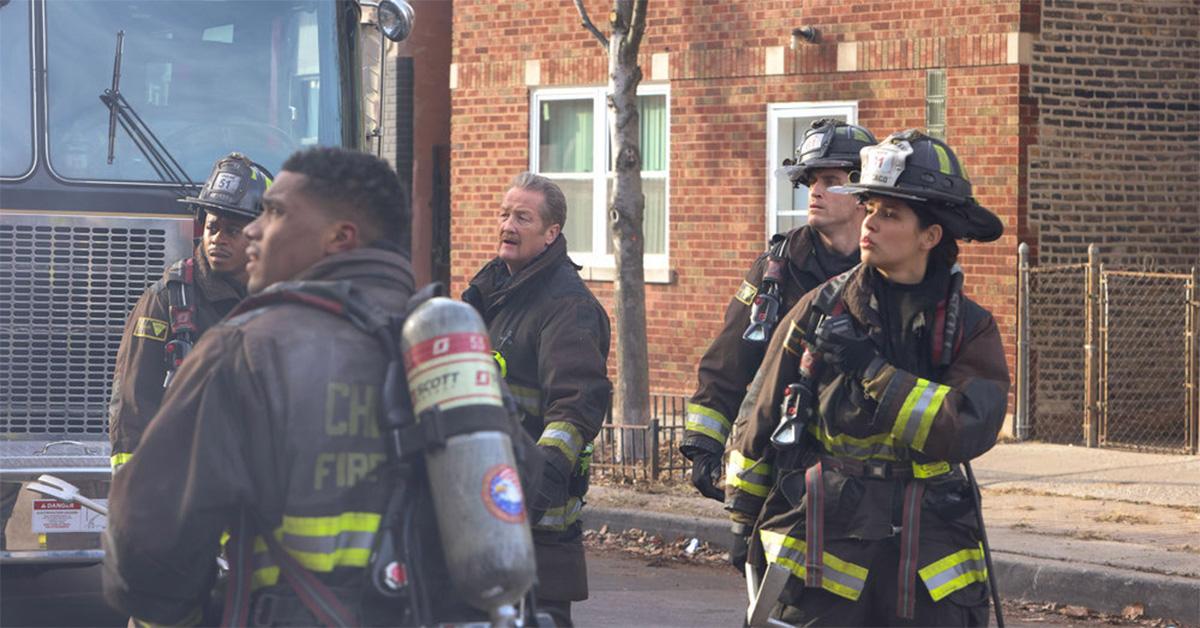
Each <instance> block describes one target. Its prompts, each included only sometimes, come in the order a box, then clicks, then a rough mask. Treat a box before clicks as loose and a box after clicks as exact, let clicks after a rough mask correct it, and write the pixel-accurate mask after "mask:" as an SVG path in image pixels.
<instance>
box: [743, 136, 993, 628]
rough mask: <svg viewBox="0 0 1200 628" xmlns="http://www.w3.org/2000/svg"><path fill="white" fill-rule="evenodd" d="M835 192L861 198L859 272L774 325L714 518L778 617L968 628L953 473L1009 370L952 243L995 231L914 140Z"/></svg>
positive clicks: (961, 506)
mask: <svg viewBox="0 0 1200 628" xmlns="http://www.w3.org/2000/svg"><path fill="white" fill-rule="evenodd" d="M837 191H839V192H843V193H849V194H857V195H860V197H861V198H863V200H864V202H865V204H866V208H867V216H866V218H865V219H864V220H863V224H862V230H861V236H860V246H861V248H862V264H861V265H860V266H858V267H857V268H855V269H854V270H852V271H850V272H847V273H845V274H843V275H841V276H839V277H837V278H835V279H832V280H830V281H829V282H827V283H825V285H823V286H822V287H821V288H820V289H819V290H814V291H813V292H810V293H809V294H808V295H805V297H804V298H802V299H801V300H800V301H799V302H798V303H797V304H796V306H795V308H793V309H792V310H791V311H790V312H789V313H788V315H787V316H786V317H785V318H784V320H783V321H781V323H780V328H781V329H782V330H784V331H781V332H780V333H779V334H777V335H776V336H775V338H774V339H773V340H772V342H771V346H770V347H769V348H768V349H767V356H766V358H765V359H764V361H763V364H762V370H761V371H760V374H759V377H760V378H761V379H762V385H761V386H760V387H759V389H758V391H757V394H756V395H755V396H754V397H753V398H751V399H748V400H747V407H746V409H745V411H744V412H742V414H741V415H740V416H739V417H738V423H737V428H736V429H735V430H734V436H733V437H732V438H731V439H730V443H729V456H730V459H731V461H734V462H731V464H730V466H731V467H733V466H735V463H736V465H737V466H739V467H744V468H745V469H747V471H746V472H745V473H744V474H743V475H742V476H740V477H735V478H732V479H731V480H730V482H729V490H728V496H727V497H728V499H727V502H726V507H727V508H728V509H729V510H730V511H731V513H732V516H733V518H734V520H735V521H737V522H746V521H750V522H755V527H754V535H753V536H752V539H753V543H752V544H751V550H750V552H749V558H748V561H747V562H748V564H751V565H754V566H755V567H756V568H757V569H758V570H760V571H759V573H763V572H764V571H763V570H765V569H766V567H767V566H768V565H778V566H780V567H783V568H784V569H786V570H787V571H788V572H789V573H790V574H791V576H790V578H789V579H788V582H787V585H786V587H785V588H784V591H783V593H782V595H781V596H780V597H779V599H778V602H779V603H780V604H779V605H778V606H777V607H776V608H775V609H774V612H773V616H774V617H775V618H777V619H780V620H782V621H784V622H786V623H788V624H793V625H805V626H827V625H863V626H865V625H874V626H878V625H914V626H977V625H984V624H986V621H987V609H988V601H987V593H988V570H987V565H986V563H987V561H986V557H985V554H984V545H983V541H984V537H983V528H982V519H981V518H980V517H979V515H978V511H979V506H978V502H977V500H976V487H973V486H972V485H971V484H970V482H969V481H968V479H967V476H968V474H969V472H966V473H964V471H965V470H966V469H969V467H967V466H965V463H968V462H969V461H970V460H971V459H973V458H976V457H978V456H980V455H982V454H983V453H984V452H986V451H987V450H988V449H990V448H991V447H992V446H993V445H994V444H995V442H996V437H997V434H998V433H999V431H1000V427H1001V425H1002V423H1003V422H1004V414H1005V410H1006V409H1007V401H1008V388H1009V376H1008V367H1007V363H1006V361H1005V357H1004V347H1003V346H1002V344H1001V338H1000V332H999V329H998V328H997V326H996V321H995V319H994V318H993V317H992V315H991V313H989V312H988V311H987V310H985V309H984V308H983V307H981V306H979V305H978V304H976V303H974V302H973V301H971V300H970V299H968V298H967V297H966V296H965V295H964V293H963V272H962V270H961V269H960V268H959V267H958V265H957V263H956V262H957V258H958V245H957V243H956V240H976V241H982V242H990V241H993V240H996V239H997V238H999V237H1000V235H1001V234H1002V233H1003V230H1004V227H1003V224H1002V223H1001V222H1000V219H999V218H998V217H997V216H996V215H995V214H993V213H992V212H990V211H988V210H987V209H985V208H983V207H982V206H980V204H979V203H978V202H976V200H975V199H974V197H973V196H972V188H971V183H970V181H969V180H968V179H967V176H966V173H965V172H964V169H963V166H962V164H961V163H960V162H959V160H958V157H957V156H956V155H955V154H954V152H953V151H952V150H951V149H950V147H949V146H947V145H946V144H945V142H942V141H941V140H938V139H935V138H931V137H929V136H926V135H924V134H923V133H920V132H919V131H906V132H904V133H897V134H895V135H892V136H890V137H888V138H887V139H886V140H884V141H883V142H880V143H879V144H878V145H876V146H871V147H868V148H865V149H863V151H862V172H861V175H859V176H857V177H856V179H855V180H854V181H852V182H851V183H849V184H847V185H845V186H842V187H841V188H839V189H838V190H837ZM785 326H786V327H785ZM763 478H768V479H769V480H768V481H767V487H766V489H767V490H765V491H758V490H749V488H748V487H752V486H754V483H758V482H761V481H762V479H763ZM770 602H774V600H771V601H770Z"/></svg>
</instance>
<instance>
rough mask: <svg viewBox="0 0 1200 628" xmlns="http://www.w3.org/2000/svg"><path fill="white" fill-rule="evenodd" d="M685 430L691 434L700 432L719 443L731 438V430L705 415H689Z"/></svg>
mask: <svg viewBox="0 0 1200 628" xmlns="http://www.w3.org/2000/svg"><path fill="white" fill-rule="evenodd" d="M684 429H686V430H688V431H690V432H700V433H701V434H704V435H705V436H708V437H709V438H712V439H714V440H716V441H717V442H719V443H723V442H725V441H726V440H727V439H728V438H729V428H727V427H725V426H724V425H722V424H721V423H719V422H717V421H715V420H713V419H712V418H710V417H707V416H704V415H703V414H696V413H688V415H687V422H686V423H685V424H684Z"/></svg>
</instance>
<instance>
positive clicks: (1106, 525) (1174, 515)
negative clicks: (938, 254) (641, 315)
mask: <svg viewBox="0 0 1200 628" xmlns="http://www.w3.org/2000/svg"><path fill="white" fill-rule="evenodd" d="M973 467H974V470H975V474H976V477H977V479H978V480H979V483H980V485H981V487H982V489H983V496H984V501H983V503H984V506H983V508H984V516H985V518H986V521H987V525H988V537H989V541H990V542H991V547H992V552H993V561H994V563H995V568H996V572H997V577H998V578H999V585H998V587H999V589H1000V592H1001V594H1002V595H1003V596H1004V597H1006V598H1012V599H1024V600H1028V601H1036V602H1057V603H1060V604H1070V605H1076V606H1085V607H1088V608H1091V609H1094V610H1097V611H1102V612H1106V613H1115V614H1118V615H1119V614H1120V613H1121V612H1122V610H1123V609H1124V608H1125V607H1126V606H1129V605H1131V604H1141V605H1143V606H1144V608H1145V614H1146V615H1147V616H1149V617H1161V618H1169V619H1175V620H1178V621H1181V622H1184V623H1186V624H1200V457H1198V456H1178V455H1162V454H1142V453H1132V452H1123V451H1113V450H1107V449H1087V448H1082V447H1069V446H1063V445H1046V444H1041V443H1022V444H1003V445H997V446H996V447H995V448H994V449H993V450H992V451H990V452H988V453H987V454H986V455H984V456H983V457H981V458H979V459H978V460H976V461H975V462H974V464H973ZM690 488H691V487H671V488H655V489H649V490H651V491H655V492H638V491H635V490H633V489H630V488H623V487H620V488H619V487H612V486H593V488H592V490H591V492H589V493H588V507H587V508H585V509H584V524H585V526H587V527H588V528H591V529H599V528H600V527H602V526H605V525H607V526H608V529H609V530H610V531H620V530H624V529H629V528H638V529H641V530H644V531H646V532H650V533H652V534H657V535H660V536H663V537H666V538H668V539H674V538H676V537H681V536H683V537H697V538H699V539H700V540H702V541H707V542H709V543H712V544H714V545H718V546H721V547H728V542H729V532H728V520H727V519H726V517H725V513H724V511H723V510H722V508H721V505H720V504H718V503H717V502H715V501H712V500H708V499H704V498H702V497H699V496H697V495H695V493H694V492H692V491H691V490H690Z"/></svg>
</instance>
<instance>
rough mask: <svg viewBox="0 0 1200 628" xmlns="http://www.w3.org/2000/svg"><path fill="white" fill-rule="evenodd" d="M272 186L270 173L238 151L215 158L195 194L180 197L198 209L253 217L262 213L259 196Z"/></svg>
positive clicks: (239, 216)
mask: <svg viewBox="0 0 1200 628" xmlns="http://www.w3.org/2000/svg"><path fill="white" fill-rule="evenodd" d="M269 187H271V173H270V172H268V171H267V169H266V168H263V167H262V166H260V165H258V164H256V163H254V162H253V161H250V160H249V159H248V158H247V157H246V156H245V155H243V154H241V153H229V155H227V156H225V157H222V158H221V159H219V160H217V163H216V164H215V165H214V166H213V170H212V174H210V175H208V180H207V181H205V182H204V187H203V188H201V189H200V194H199V195H197V196H196V197H189V198H183V199H179V202H181V203H188V204H190V205H193V206H196V207H197V209H198V210H200V209H202V210H205V211H216V212H219V213H223V214H228V215H231V216H233V217H235V218H245V219H247V220H254V219H255V218H258V215H259V214H261V213H262V197H263V194H264V193H266V191H267V188H269Z"/></svg>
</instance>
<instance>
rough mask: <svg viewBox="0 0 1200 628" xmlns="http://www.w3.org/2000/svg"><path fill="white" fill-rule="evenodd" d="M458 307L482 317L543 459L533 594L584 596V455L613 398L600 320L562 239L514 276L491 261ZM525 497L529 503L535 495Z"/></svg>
mask: <svg viewBox="0 0 1200 628" xmlns="http://www.w3.org/2000/svg"><path fill="white" fill-rule="evenodd" d="M463 301H465V302H467V303H470V304H471V305H472V306H474V307H475V308H476V309H477V310H479V312H480V314H482V315H483V320H484V322H485V323H486V324H487V328H488V333H489V335H490V336H491V341H492V349H493V350H495V351H496V352H497V353H498V354H499V355H500V356H501V358H500V359H502V363H503V365H504V366H503V369H504V370H505V371H506V372H507V375H506V377H505V379H506V381H507V383H508V387H509V389H510V391H511V392H512V394H513V396H514V397H515V399H516V401H517V405H518V406H519V408H520V410H521V415H522V424H523V425H524V426H525V430H526V431H527V432H528V433H529V435H530V436H531V437H533V438H534V439H536V440H537V443H538V445H539V446H540V448H541V450H542V452H543V453H544V454H545V457H546V467H547V472H546V474H544V476H543V481H542V499H543V503H542V504H541V506H543V507H545V509H546V510H545V513H544V514H542V516H541V518H540V519H534V520H533V524H534V525H533V539H534V545H535V549H536V551H537V561H538V596H539V597H540V598H542V599H547V600H558V601H572V600H583V599H586V598H587V566H586V564H585V563H584V554H583V537H582V531H581V526H580V524H579V514H580V511H581V510H582V508H583V496H584V494H585V493H586V492H587V482H586V473H587V470H586V469H585V468H584V465H586V464H587V457H586V456H583V455H582V454H583V450H584V447H585V446H587V445H588V444H590V443H591V442H592V440H593V439H595V438H596V434H597V433H598V432H599V431H600V426H601V425H602V424H603V423H604V417H605V416H606V415H607V414H608V408H609V405H610V403H611V398H612V384H611V383H610V382H609V379H608V347H609V336H610V328H609V322H608V314H607V313H606V312H605V311H604V308H603V307H602V306H601V305H600V302H599V301H597V300H596V297H594V296H593V295H592V293H591V291H590V290H588V288H587V286H586V285H584V283H583V280H582V279H580V278H579V270H578V267H576V266H575V265H574V263H572V262H571V259H570V258H569V257H568V256H567V242H566V238H564V237H563V236H561V235H560V236H559V237H558V238H557V239H556V240H555V241H554V242H552V243H551V244H550V246H549V247H548V248H547V249H546V250H545V251H544V252H542V254H541V255H539V256H538V257H536V258H534V259H533V261H531V262H530V263H529V265H528V266H526V267H525V268H523V269H521V270H520V271H518V272H517V273H516V275H511V274H510V273H509V272H508V267H507V266H506V265H505V264H504V262H503V261H502V260H500V259H499V258H496V259H493V260H492V261H490V262H488V263H487V264H486V265H485V266H484V267H483V268H482V269H481V270H480V271H479V273H478V274H476V275H475V277H474V278H473V279H471V283H470V286H469V287H468V288H467V290H466V291H465V292H464V293H463ZM546 498H548V499H549V502H545V501H544V500H545V499H546ZM530 501H531V503H532V504H534V506H535V507H536V506H537V504H538V499H535V498H531V499H530ZM533 516H535V517H536V513H533Z"/></svg>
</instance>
